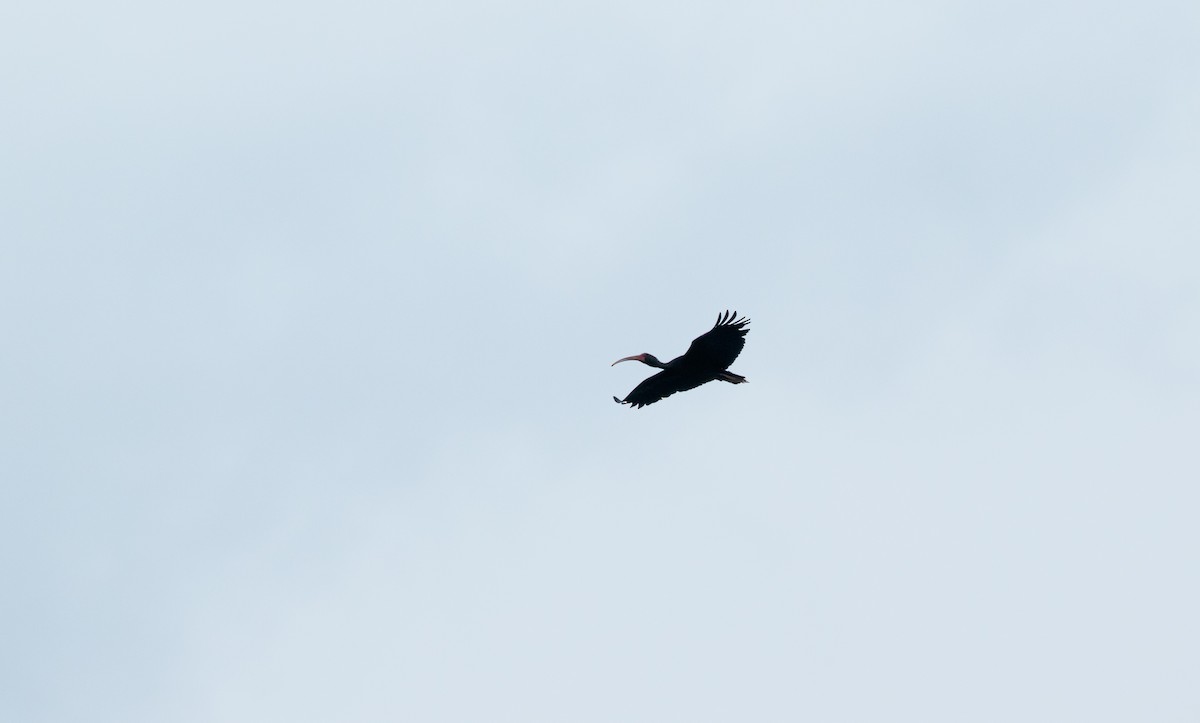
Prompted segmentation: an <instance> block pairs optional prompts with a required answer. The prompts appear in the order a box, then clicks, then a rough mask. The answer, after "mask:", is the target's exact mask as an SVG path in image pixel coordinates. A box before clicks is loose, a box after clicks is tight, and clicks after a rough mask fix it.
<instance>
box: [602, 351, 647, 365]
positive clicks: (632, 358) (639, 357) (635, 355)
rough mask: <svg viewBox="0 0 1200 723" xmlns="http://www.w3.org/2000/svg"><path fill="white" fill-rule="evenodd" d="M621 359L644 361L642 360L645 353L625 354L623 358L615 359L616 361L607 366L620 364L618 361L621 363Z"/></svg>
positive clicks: (644, 357) (644, 358)
mask: <svg viewBox="0 0 1200 723" xmlns="http://www.w3.org/2000/svg"><path fill="white" fill-rule="evenodd" d="M623 361H640V362H644V361H646V355H645V354H634V355H633V356H627V357H625V358H624V359H618V360H616V361H615V362H613V363H612V364H609V366H610V367H615V366H616V365H618V364H620V363H621V362H623Z"/></svg>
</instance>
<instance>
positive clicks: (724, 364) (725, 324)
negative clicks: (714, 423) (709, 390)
mask: <svg viewBox="0 0 1200 723" xmlns="http://www.w3.org/2000/svg"><path fill="white" fill-rule="evenodd" d="M749 323H750V320H749V319H745V318H742V319H738V318H737V312H736V311H735V312H733V313H732V314H731V313H729V312H728V311H726V312H725V313H723V314H721V315H720V316H718V317H717V323H716V324H715V325H714V326H713V328H712V329H710V330H709V331H707V332H705V333H704V334H701V335H700V336H698V337H696V339H695V340H694V341H692V345H691V346H689V347H688V350H687V352H685V353H684V354H683V356H677V357H675V358H674V359H672V360H671V361H669V362H667V363H665V364H664V363H663V362H660V361H659V360H658V358H657V357H655V356H654V355H653V354H636V355H634V356H627V357H625V358H624V359H618V360H617V361H615V362H613V365H614V366H615V365H617V364H620V363H621V362H623V361H640V362H641V363H643V364H646V365H647V366H652V367H656V368H658V369H662V371H661V372H659V373H658V374H655V375H654V376H652V377H649V378H647V379H645V380H644V381H643V382H642V383H641V384H639V385H637V386H636V387H634V389H633V391H632V392H630V393H629V395H628V396H626V397H625V398H624V399H617V398H616V397H613V401H615V402H617V403H618V404H628V405H630V406H633V407H644V406H646V405H647V404H654V403H655V402H657V401H659V400H660V399H666V398H667V397H669V396H671V395H672V394H674V393H675V392H686V391H687V390H689V389H695V388H696V387H698V386H700V385H701V384H707V383H708V382H711V381H716V380H720V381H723V382H729V383H730V384H742V383H743V382H745V381H746V377H743V376H741V375H740V374H734V373H733V372H731V371H729V365H730V364H732V363H733V360H734V359H737V356H738V354H740V353H741V351H742V347H744V346H745V345H746V338H745V337H746V334H747V333H749V331H750V330H749V329H747V328H745V327H746V325H747V324H749Z"/></svg>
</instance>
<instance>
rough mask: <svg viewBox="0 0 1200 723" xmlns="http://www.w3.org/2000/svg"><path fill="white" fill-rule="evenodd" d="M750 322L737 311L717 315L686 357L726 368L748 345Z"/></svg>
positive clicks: (691, 360) (704, 364) (702, 363)
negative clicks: (738, 316) (710, 326)
mask: <svg viewBox="0 0 1200 723" xmlns="http://www.w3.org/2000/svg"><path fill="white" fill-rule="evenodd" d="M749 323H750V320H749V319H747V318H745V317H742V318H741V319H739V318H737V312H736V311H735V312H733V313H732V314H731V313H729V312H728V311H726V312H725V313H723V314H721V315H720V316H718V317H717V323H716V324H714V325H713V328H712V329H710V330H709V331H707V332H705V333H703V334H701V335H700V336H698V337H696V338H695V340H693V341H692V345H691V346H689V347H688V350H687V353H686V354H684V357H686V358H687V360H688V361H689V362H693V359H694V363H695V364H699V365H701V366H704V367H711V368H716V369H718V370H722V369H726V368H727V367H728V366H729V365H730V364H732V363H733V360H734V359H737V357H738V354H741V353H742V347H744V346H746V334H748V333H750V330H749V329H747V328H746V325H747V324H749ZM651 379H653V377H651ZM647 381H649V380H647ZM701 383H702V384H703V382H701Z"/></svg>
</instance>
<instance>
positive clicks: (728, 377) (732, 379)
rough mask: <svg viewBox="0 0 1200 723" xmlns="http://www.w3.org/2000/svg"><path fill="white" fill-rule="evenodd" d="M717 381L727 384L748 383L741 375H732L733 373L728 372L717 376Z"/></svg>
mask: <svg viewBox="0 0 1200 723" xmlns="http://www.w3.org/2000/svg"><path fill="white" fill-rule="evenodd" d="M717 379H720V380H721V381H723V382H729V383H730V384H745V383H746V382H748V381H750V380H749V379H746V377H744V376H742V375H741V374H734V373H733V372H730V371H724V372H721V373H720V374H719V375H718V376H717Z"/></svg>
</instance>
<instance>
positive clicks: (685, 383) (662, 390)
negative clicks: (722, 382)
mask: <svg viewBox="0 0 1200 723" xmlns="http://www.w3.org/2000/svg"><path fill="white" fill-rule="evenodd" d="M714 379H716V376H714V375H712V374H705V375H700V374H697V373H695V372H689V371H681V370H678V369H664V370H662V371H661V372H659V373H658V374H655V375H653V376H649V377H646V378H645V379H643V380H642V383H641V384H639V385H637V386H636V387H634V388H633V391H632V392H630V393H629V394H628V395H627V396H626V397H625V399H623V400H622V399H617V398H616V397H613V399H614V400H615V401H617V402H619V403H621V404H632V405H633V407H634V408H635V409H636V408H638V407H644V406H646V405H647V404H654V403H655V402H657V401H659V400H660V399H666V398H667V397H669V396H671V395H672V394H674V393H675V392H686V391H687V390H689V389H695V388H696V387H698V386H700V385H701V384H704V383H706V382H711V381H713V380H714Z"/></svg>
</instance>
